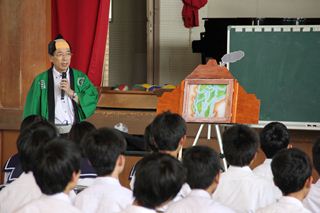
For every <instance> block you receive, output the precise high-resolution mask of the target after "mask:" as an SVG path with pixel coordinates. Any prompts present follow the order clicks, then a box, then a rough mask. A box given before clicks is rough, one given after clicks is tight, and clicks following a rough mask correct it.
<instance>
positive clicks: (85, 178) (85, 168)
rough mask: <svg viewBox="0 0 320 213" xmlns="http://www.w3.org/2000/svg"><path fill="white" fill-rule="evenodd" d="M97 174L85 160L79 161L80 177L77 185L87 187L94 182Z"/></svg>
mask: <svg viewBox="0 0 320 213" xmlns="http://www.w3.org/2000/svg"><path fill="white" fill-rule="evenodd" d="M96 177H97V172H96V170H95V169H94V168H93V167H92V165H91V163H90V162H89V160H88V159H87V158H81V160H80V177H79V180H78V183H77V185H80V186H84V187H88V186H91V185H92V184H93V183H94V181H95V180H96Z"/></svg>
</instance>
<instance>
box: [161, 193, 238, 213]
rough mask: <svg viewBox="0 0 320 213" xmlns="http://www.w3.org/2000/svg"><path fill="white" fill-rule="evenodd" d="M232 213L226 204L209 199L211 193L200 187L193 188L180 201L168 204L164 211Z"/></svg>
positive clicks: (169, 212)
mask: <svg viewBox="0 0 320 213" xmlns="http://www.w3.org/2000/svg"><path fill="white" fill-rule="evenodd" d="M193 212H194V213H208V212H221V213H234V211H233V210H232V209H230V208H228V207H226V206H223V205H221V204H220V203H218V202H217V201H214V200H213V199H211V195H210V194H209V193H208V192H207V191H205V190H202V189H193V190H192V191H191V193H190V194H189V195H188V196H187V197H185V198H183V199H182V200H180V201H177V202H175V203H172V204H170V205H169V206H168V209H167V210H166V213H193Z"/></svg>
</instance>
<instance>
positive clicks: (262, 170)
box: [253, 158, 282, 199]
mask: <svg viewBox="0 0 320 213" xmlns="http://www.w3.org/2000/svg"><path fill="white" fill-rule="evenodd" d="M271 162H272V159H270V158H267V159H265V160H264V162H263V163H262V164H260V165H259V166H257V167H256V168H255V169H253V173H254V174H255V175H258V176H260V177H262V178H265V179H267V180H268V181H269V182H270V183H272V184H273V185H274V190H275V193H276V198H277V199H279V198H280V197H282V192H281V191H280V189H279V188H278V187H277V186H276V185H275V184H274V182H273V174H272V170H271Z"/></svg>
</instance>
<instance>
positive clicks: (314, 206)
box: [303, 179, 320, 213]
mask: <svg viewBox="0 0 320 213" xmlns="http://www.w3.org/2000/svg"><path fill="white" fill-rule="evenodd" d="M303 205H304V207H306V208H307V209H309V210H310V211H311V212H316V213H318V212H320V179H319V180H318V181H317V182H316V183H315V184H312V186H311V189H310V192H309V193H308V195H307V197H306V198H305V199H304V200H303Z"/></svg>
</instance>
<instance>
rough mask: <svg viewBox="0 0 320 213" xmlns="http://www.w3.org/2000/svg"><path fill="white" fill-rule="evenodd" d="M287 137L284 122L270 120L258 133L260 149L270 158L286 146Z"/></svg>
mask: <svg viewBox="0 0 320 213" xmlns="http://www.w3.org/2000/svg"><path fill="white" fill-rule="evenodd" d="M289 139H290V137H289V132H288V129H287V127H286V126H285V125H284V124H282V123H279V122H271V123H269V124H267V125H266V126H265V127H264V128H263V129H262V131H261V133H260V143H261V149H262V150H263V152H264V154H265V155H266V157H267V158H272V157H273V156H274V155H275V154H276V153H277V152H278V151H280V150H282V149H286V148H287V147H288V145H289Z"/></svg>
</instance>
